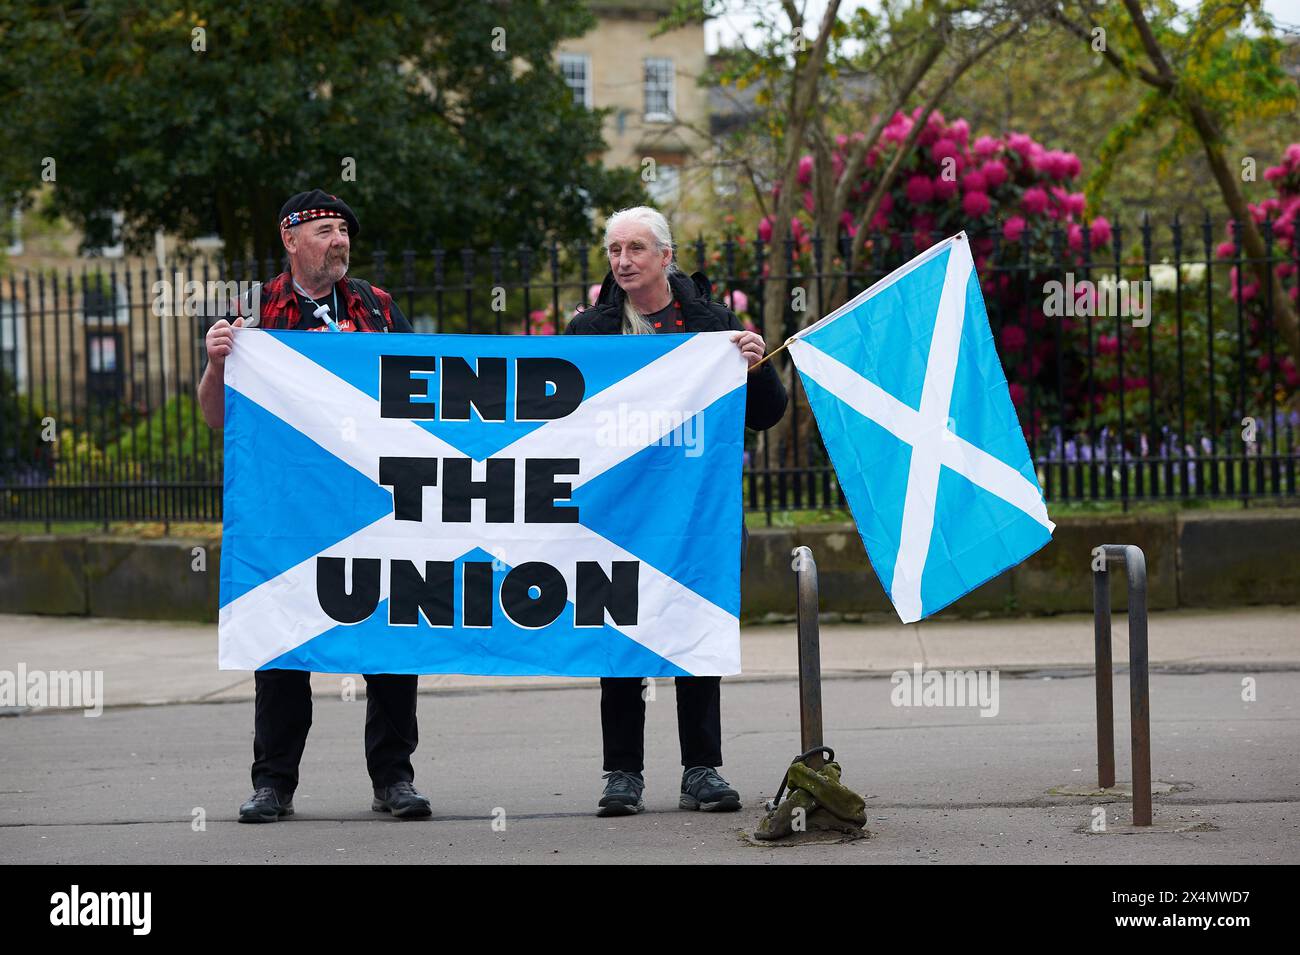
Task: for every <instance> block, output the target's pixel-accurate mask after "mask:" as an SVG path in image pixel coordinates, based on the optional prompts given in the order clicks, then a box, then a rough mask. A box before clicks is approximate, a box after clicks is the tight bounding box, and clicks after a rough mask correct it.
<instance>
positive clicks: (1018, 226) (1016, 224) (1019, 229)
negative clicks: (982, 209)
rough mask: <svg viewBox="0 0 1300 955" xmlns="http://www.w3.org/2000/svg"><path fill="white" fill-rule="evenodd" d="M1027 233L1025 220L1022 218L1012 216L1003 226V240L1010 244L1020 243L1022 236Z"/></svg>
mask: <svg viewBox="0 0 1300 955" xmlns="http://www.w3.org/2000/svg"><path fill="white" fill-rule="evenodd" d="M1024 231H1025V220H1024V218H1023V217H1022V216H1012V217H1011V218H1010V219H1008V220H1007V221H1006V223H1005V224H1004V225H1003V226H1002V238H1004V239H1006V240H1007V241H1008V242H1019V241H1020V236H1021V235H1023V234H1024Z"/></svg>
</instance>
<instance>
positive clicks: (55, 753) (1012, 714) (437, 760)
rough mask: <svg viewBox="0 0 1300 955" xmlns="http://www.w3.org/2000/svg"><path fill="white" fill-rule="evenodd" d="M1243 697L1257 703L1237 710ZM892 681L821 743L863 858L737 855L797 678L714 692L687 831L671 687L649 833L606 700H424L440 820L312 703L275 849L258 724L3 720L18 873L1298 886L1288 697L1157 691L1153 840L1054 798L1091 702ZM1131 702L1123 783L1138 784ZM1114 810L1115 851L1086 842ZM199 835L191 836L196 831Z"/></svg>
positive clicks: (2, 830)
mask: <svg viewBox="0 0 1300 955" xmlns="http://www.w3.org/2000/svg"><path fill="white" fill-rule="evenodd" d="M1248 678H1251V679H1253V680H1254V691H1255V695H1256V699H1255V700H1254V701H1252V702H1247V701H1245V700H1243V681H1244V680H1247V679H1248ZM893 689H894V686H893V685H892V684H891V682H890V680H889V679H888V678H887V677H880V676H874V677H868V676H854V677H846V678H839V679H829V680H827V681H826V682H825V685H824V696H825V711H826V740H827V742H828V743H829V744H830V745H831V746H833V747H835V749H836V752H837V754H838V757H839V759H840V761H841V763H842V764H843V766H844V772H845V777H844V778H845V781H846V782H847V783H848V784H850V785H851V786H852V787H854V788H855V789H857V790H858V791H860V792H862V793H863V794H864V795H866V796H867V797H868V799H867V805H868V828H869V830H870V833H871V838H870V839H867V840H863V841H858V842H853V843H849V844H821V845H800V846H789V847H770V846H755V845H753V844H751V843H750V842H749V841H748V840H747V839H746V837H745V833H746V831H752V830H753V828H754V827H755V826H756V824H757V822H758V819H759V818H760V815H761V807H760V804H761V801H762V800H763V799H765V798H767V797H768V796H770V795H771V794H772V793H773V791H774V789H775V788H776V784H777V783H778V782H779V780H780V778H781V774H782V772H783V768H784V766H785V764H786V763H788V761H789V759H790V758H791V757H792V756H793V755H794V754H795V753H796V752H797V750H798V737H797V727H798V710H797V706H798V687H797V683H796V682H795V681H794V680H792V679H789V678H776V679H772V680H768V681H754V682H744V683H735V684H730V685H727V684H726V683H725V682H724V687H723V729H724V744H723V745H724V756H725V758H726V766H725V767H724V774H725V775H726V776H727V777H728V778H729V779H730V780H731V782H732V784H733V785H735V786H736V788H737V789H739V790H740V791H741V794H742V796H743V798H744V800H745V808H744V810H743V811H742V812H740V813H738V814H732V815H713V814H703V813H689V812H683V811H681V810H679V809H677V789H678V783H679V779H680V772H681V770H680V766H679V765H678V759H677V756H678V753H677V741H676V733H675V726H676V713H675V706H674V694H673V690H672V686H671V684H670V683H667V682H664V681H661V682H660V683H659V685H658V687H657V690H656V698H655V699H654V700H653V701H651V702H650V703H649V704H648V714H647V730H646V733H647V751H648V753H647V773H646V775H647V784H648V785H647V792H646V802H647V805H648V811H647V812H645V813H644V814H642V815H640V816H635V817H630V818H622V819H600V818H597V817H596V816H595V814H594V809H595V803H596V799H597V797H598V795H599V792H600V788H601V785H602V783H601V778H600V758H599V754H600V732H599V714H598V696H599V691H598V689H597V688H596V686H595V685H594V683H593V684H591V685H585V686H579V687H566V688H533V689H518V688H494V689H462V690H440V691H437V692H434V693H426V694H423V695H421V697H420V702H419V709H420V718H421V733H422V738H421V743H420V748H419V750H418V752H417V753H416V758H415V763H416V783H417V785H418V786H419V787H420V788H421V789H422V790H423V791H424V792H425V793H427V794H428V795H429V796H430V797H431V798H432V800H433V804H434V816H433V818H432V819H430V820H423V821H409V822H402V821H397V820H393V819H391V818H389V817H387V816H384V815H380V814H378V813H374V812H372V811H371V810H370V808H369V803H370V793H369V788H368V787H369V783H368V779H367V778H366V774H365V765H364V757H363V752H362V726H363V722H364V715H365V713H364V711H365V705H364V702H361V701H356V702H344V701H342V700H340V699H336V698H328V697H326V698H318V699H317V700H316V702H315V719H314V725H313V728H312V732H311V736H310V739H309V741H308V745H307V751H306V755H305V757H304V760H303V765H302V779H301V782H300V785H299V789H298V792H297V794H296V796H295V807H296V809H297V815H295V816H294V817H293V818H292V819H290V820H286V821H283V822H280V823H276V824H273V825H264V826H248V825H240V824H238V823H237V822H236V821H235V815H236V809H237V807H238V804H239V803H240V802H241V801H242V800H243V799H245V798H246V797H247V795H248V792H249V790H250V786H249V778H248V766H249V761H250V759H251V750H252V717H253V708H252V704H251V703H249V702H247V701H238V702H222V703H207V704H178V705H167V706H141V707H121V708H110V709H108V710H106V711H105V712H104V713H103V715H102V716H100V717H98V718H85V717H83V716H82V715H81V714H80V713H79V712H75V711H74V712H68V711H47V712H44V713H40V714H29V715H26V716H16V717H10V718H6V719H2V720H0V862H4V863H19V862H23V863H79V864H94V863H149V864H157V863H266V862H283V863H296V862H303V863H321V862H324V863H359V862H372V863H373V862H392V863H441V862H457V863H462V862H468V863H494V862H523V863H534V862H540V863H547V862H550V863H556V862H559V863H585V862H614V863H628V862H648V863H658V862H678V863H680V862H710V863H717V862H721V863H755V864H774V863H813V864H824V863H828V862H845V863H922V864H932V863H1034V864H1043V863H1049V864H1081V863H1101V864H1117V863H1118V864H1124V863H1138V862H1149V863H1195V864H1215V863H1248V864H1261V863H1292V864H1294V863H1296V862H1300V672H1297V671H1296V670H1295V669H1294V668H1291V669H1255V670H1251V669H1248V668H1236V669H1229V668H1224V669H1219V670H1207V669H1205V668H1193V669H1191V670H1190V671H1188V672H1177V671H1166V672H1159V673H1154V674H1153V675H1152V678H1151V721H1152V740H1153V741H1152V750H1153V766H1152V771H1153V776H1154V778H1155V779H1156V780H1157V782H1158V783H1160V784H1162V788H1165V789H1168V788H1169V787H1171V786H1172V789H1169V791H1167V792H1163V793H1162V794H1158V795H1157V796H1156V802H1155V822H1156V826H1155V827H1154V828H1153V829H1152V830H1151V831H1145V832H1132V831H1130V830H1129V829H1128V828H1127V823H1128V822H1129V809H1128V806H1127V804H1126V803H1125V802H1122V801H1113V800H1110V799H1108V798H1107V797H1101V798H1098V797H1093V796H1069V797H1067V796H1060V795H1052V794H1051V793H1050V792H1049V791H1050V790H1052V789H1054V788H1056V787H1062V786H1065V787H1085V788H1087V787H1089V786H1091V785H1094V784H1095V782H1096V780H1095V771H1096V764H1095V759H1096V753H1095V723H1094V719H1095V716H1094V702H1093V700H1094V698H1093V682H1092V679H1091V677H1090V676H1088V675H1087V674H1086V673H1085V672H1084V671H1078V670H1073V671H1067V670H1058V671H1039V672H1036V673H1034V672H1031V673H1028V674H1021V675H1016V676H1011V675H1010V674H1004V675H1003V676H1002V678H1001V679H1000V682H999V710H998V713H997V715H996V716H992V717H983V716H981V715H980V714H979V711H978V710H976V709H959V708H954V707H948V708H934V707H929V708H927V707H897V706H894V705H892V704H891V699H890V697H891V691H892V690H893ZM1127 694H1128V688H1127V683H1126V680H1125V678H1124V677H1123V676H1122V675H1121V676H1117V678H1116V683H1115V698H1116V704H1117V714H1116V744H1117V753H1116V763H1117V768H1118V776H1119V778H1120V779H1121V780H1125V779H1128V778H1129V772H1128V760H1129V752H1128V745H1127V739H1128V731H1127V698H1128V696H1127ZM1097 808H1100V809H1101V810H1102V811H1104V813H1105V816H1104V818H1105V821H1106V823H1107V826H1106V832H1104V833H1097V832H1093V831H1092V830H1091V828H1090V826H1091V824H1092V823H1093V821H1094V819H1096V818H1098V815H1097V814H1096V813H1095V812H1094V810H1095V809H1097ZM200 819H201V820H202V822H203V825H202V826H199V825H198V820H200Z"/></svg>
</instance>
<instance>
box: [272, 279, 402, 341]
mask: <svg viewBox="0 0 1300 955" xmlns="http://www.w3.org/2000/svg"><path fill="white" fill-rule="evenodd" d="M334 288H335V290H336V291H337V292H338V295H339V298H340V299H341V300H342V301H344V302H345V303H346V305H344V308H343V317H340V318H338V319H337V321H338V323H339V328H341V329H342V330H343V331H345V332H349V331H354V330H355V331H361V332H382V331H392V330H393V316H392V304H393V297H392V296H391V295H389V294H388V293H387V292H385V291H384V290H383V289H381V288H380V287H379V286H377V285H372V286H371V288H372V289H373V290H374V293H375V298H376V299H378V300H379V307H380V308H381V309H382V310H383V315H382V316H378V315H374V314H372V312H371V310H370V309H368V308H367V307H366V303H365V302H364V301H362V299H361V296H360V295H358V294H357V293H356V292H355V291H353V289H352V286H351V284H350V283H349V282H348V280H347V278H346V277H345V278H341V279H339V281H338V284H337V285H335V286H334ZM301 321H302V309H301V307H299V305H298V296H297V295H295V294H294V288H293V276H292V275H291V274H290V273H288V272H281V273H280V274H279V275H277V276H276V277H275V278H273V279H271V281H269V282H267V283H266V284H265V285H263V286H262V322H261V327H262V328H269V329H289V330H292V329H295V328H297V327H298V325H299V323H300V322H301ZM324 327H325V326H323V325H322V326H321V329H324Z"/></svg>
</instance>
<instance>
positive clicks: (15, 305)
mask: <svg viewBox="0 0 1300 955" xmlns="http://www.w3.org/2000/svg"><path fill="white" fill-rule="evenodd" d="M25 315H26V309H25V307H24V306H23V303H22V302H18V301H15V300H13V299H0V368H4V369H5V370H8V369H10V368H11V367H12V368H13V369H14V371H15V373H16V379H15V382H14V385H15V387H16V388H17V389H18V394H20V395H25V394H27V332H26V328H25Z"/></svg>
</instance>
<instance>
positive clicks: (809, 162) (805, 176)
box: [799, 156, 813, 186]
mask: <svg viewBox="0 0 1300 955" xmlns="http://www.w3.org/2000/svg"><path fill="white" fill-rule="evenodd" d="M812 171H813V158H812V156H804V157H803V158H802V159H800V160H799V185H801V186H806V185H808V183H810V182H812Z"/></svg>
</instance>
